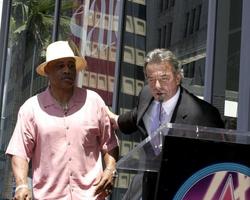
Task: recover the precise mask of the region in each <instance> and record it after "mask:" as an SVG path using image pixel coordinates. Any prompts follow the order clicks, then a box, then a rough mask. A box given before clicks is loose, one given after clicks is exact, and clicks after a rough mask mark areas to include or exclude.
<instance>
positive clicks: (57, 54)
mask: <svg viewBox="0 0 250 200" xmlns="http://www.w3.org/2000/svg"><path fill="white" fill-rule="evenodd" d="M74 50H76V49H74ZM64 58H74V59H75V61H76V63H75V64H76V70H77V71H79V70H81V69H84V68H85V67H86V66H87V62H86V60H85V59H84V57H81V56H75V54H74V52H73V50H72V48H71V47H70V44H69V42H68V41H57V42H53V43H51V44H50V45H49V46H48V47H47V49H46V61H45V62H44V63H42V64H40V65H39V66H38V67H37V68H36V72H37V73H38V74H40V75H41V76H47V75H46V73H45V71H44V69H45V67H46V66H47V64H48V63H49V62H51V61H53V60H58V59H64Z"/></svg>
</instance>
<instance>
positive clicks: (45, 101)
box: [39, 87, 81, 107]
mask: <svg viewBox="0 0 250 200" xmlns="http://www.w3.org/2000/svg"><path fill="white" fill-rule="evenodd" d="M39 99H40V100H41V102H42V105H43V106H44V107H48V106H52V105H58V103H57V102H56V100H55V99H54V98H53V97H52V95H51V93H50V91H49V87H47V89H46V90H45V91H43V92H42V93H40V94H39ZM78 103H81V97H80V88H78V87H75V88H74V93H73V96H72V97H71V99H70V101H69V107H71V106H73V105H75V104H78Z"/></svg>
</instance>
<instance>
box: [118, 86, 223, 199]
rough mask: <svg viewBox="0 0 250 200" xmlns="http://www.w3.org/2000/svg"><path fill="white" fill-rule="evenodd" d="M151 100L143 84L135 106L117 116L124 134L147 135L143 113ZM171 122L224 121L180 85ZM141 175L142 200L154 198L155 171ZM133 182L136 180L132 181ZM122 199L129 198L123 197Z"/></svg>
mask: <svg viewBox="0 0 250 200" xmlns="http://www.w3.org/2000/svg"><path fill="white" fill-rule="evenodd" d="M152 101H153V96H152V95H151V93H150V91H149V87H148V86H145V87H144V88H143V89H142V91H141V93H140V95H139V100H138V104H137V106H136V107H135V108H134V109H133V110H132V111H130V112H127V113H125V114H122V115H120V116H119V118H118V124H119V129H120V130H121V131H122V132H123V133H125V134H131V133H133V132H135V131H137V130H139V132H140V133H141V134H142V136H143V137H144V138H146V137H147V136H148V134H147V131H146V129H145V125H144V123H143V115H144V113H145V112H146V111H147V109H148V108H149V105H150V104H151V102H152ZM170 122H171V123H178V124H190V125H199V126H207V127H216V128H223V127H224V123H223V121H222V119H221V116H220V113H219V111H218V110H217V109H216V108H215V107H214V106H212V105H211V104H209V103H208V102H206V101H204V100H201V99H199V98H198V97H196V96H194V95H193V94H191V93H190V92H188V91H187V90H186V89H184V88H183V87H180V96H179V99H178V101H177V104H176V107H175V109H174V112H173V115H172V118H171V121H170ZM146 174H147V175H146V176H145V175H144V177H143V179H144V180H143V194H142V196H143V200H145V199H148V200H152V199H154V197H153V195H154V190H155V189H154V186H155V181H154V179H156V174H155V173H146ZM132 183H135V184H136V182H132ZM132 188H136V186H135V185H131V186H130V188H129V190H128V192H127V194H126V195H125V196H127V195H131V196H133V193H137V191H134V190H133V189H132ZM124 199H129V200H130V198H128V197H125V198H124Z"/></svg>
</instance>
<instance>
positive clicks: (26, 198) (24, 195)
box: [13, 188, 32, 200]
mask: <svg viewBox="0 0 250 200" xmlns="http://www.w3.org/2000/svg"><path fill="white" fill-rule="evenodd" d="M31 197H32V195H31V191H30V189H29V188H20V189H18V190H17V191H16V192H15V196H14V198H13V200H31V199H32V198H31Z"/></svg>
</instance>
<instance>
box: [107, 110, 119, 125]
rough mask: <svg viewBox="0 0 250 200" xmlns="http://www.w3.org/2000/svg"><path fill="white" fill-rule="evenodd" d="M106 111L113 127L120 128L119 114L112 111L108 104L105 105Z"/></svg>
mask: <svg viewBox="0 0 250 200" xmlns="http://www.w3.org/2000/svg"><path fill="white" fill-rule="evenodd" d="M105 111H106V113H107V114H108V116H109V119H110V121H111V124H112V127H113V129H118V128H119V126H118V117H119V115H116V114H115V113H113V112H111V111H110V110H109V108H108V106H105Z"/></svg>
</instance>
